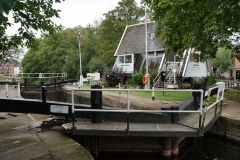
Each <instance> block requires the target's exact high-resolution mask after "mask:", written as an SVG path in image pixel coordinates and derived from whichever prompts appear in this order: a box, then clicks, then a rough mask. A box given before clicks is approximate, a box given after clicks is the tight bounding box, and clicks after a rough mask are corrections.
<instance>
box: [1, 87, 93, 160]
mask: <svg viewBox="0 0 240 160" xmlns="http://www.w3.org/2000/svg"><path fill="white" fill-rule="evenodd" d="M0 97H4V98H6V86H0ZM9 97H10V98H17V88H14V86H9ZM48 117H49V116H47V115H37V114H31V115H30V114H22V113H1V112H0V126H1V127H0V159H1V160H15V159H18V160H22V159H24V160H25V159H35V160H40V159H44V160H45V159H47V160H53V159H54V160H66V159H71V160H93V157H92V156H91V154H90V153H89V152H88V151H87V150H85V149H84V148H83V147H82V146H81V145H79V144H78V143H77V142H75V141H74V140H73V139H71V138H70V137H68V136H66V135H65V134H63V133H62V132H61V127H60V128H55V129H54V130H47V131H41V130H40V128H39V126H40V125H41V123H42V121H43V120H45V119H46V118H48Z"/></svg>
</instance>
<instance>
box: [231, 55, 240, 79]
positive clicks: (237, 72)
mask: <svg viewBox="0 0 240 160" xmlns="http://www.w3.org/2000/svg"><path fill="white" fill-rule="evenodd" d="M230 77H232V78H233V79H234V80H236V81H240V61H239V60H238V59H237V58H235V60H234V67H233V68H231V69H230Z"/></svg>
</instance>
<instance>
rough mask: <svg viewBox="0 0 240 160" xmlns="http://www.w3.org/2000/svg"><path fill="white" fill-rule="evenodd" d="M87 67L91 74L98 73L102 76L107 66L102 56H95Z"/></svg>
mask: <svg viewBox="0 0 240 160" xmlns="http://www.w3.org/2000/svg"><path fill="white" fill-rule="evenodd" d="M87 67H88V68H89V72H91V73H93V72H95V71H98V72H99V73H100V74H103V73H104V71H105V69H106V64H105V63H104V60H103V59H102V57H101V56H93V57H92V58H91V60H90V62H89V63H88V66H87Z"/></svg>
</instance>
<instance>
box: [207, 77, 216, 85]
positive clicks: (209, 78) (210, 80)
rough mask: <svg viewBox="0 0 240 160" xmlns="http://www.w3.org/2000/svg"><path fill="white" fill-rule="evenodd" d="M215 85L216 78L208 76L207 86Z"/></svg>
mask: <svg viewBox="0 0 240 160" xmlns="http://www.w3.org/2000/svg"><path fill="white" fill-rule="evenodd" d="M215 83H217V81H216V78H215V77H214V76H208V83H207V85H208V86H211V85H213V84H215Z"/></svg>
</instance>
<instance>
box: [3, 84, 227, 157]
mask: <svg viewBox="0 0 240 160" xmlns="http://www.w3.org/2000/svg"><path fill="white" fill-rule="evenodd" d="M224 90H225V83H223V82H218V83H216V84H214V85H212V86H210V87H209V88H208V89H207V90H206V91H203V90H202V89H185V90H141V89H139V90H136V89H102V87H101V86H100V85H93V86H92V87H91V89H71V90H68V91H63V92H66V97H67V101H66V102H59V101H49V100H47V99H48V97H47V96H46V93H47V92H46V88H45V87H44V86H43V87H42V90H41V92H40V94H41V99H34V100H33V99H22V98H1V99H0V112H18V113H37V114H47V115H50V114H51V115H57V116H64V117H65V118H66V119H67V120H68V121H67V120H66V119H65V120H66V121H65V122H63V124H62V128H63V129H64V132H65V133H66V134H70V135H74V136H75V137H78V138H77V139H76V140H77V141H79V143H80V144H82V145H83V146H84V147H85V148H88V149H89V150H90V151H91V152H94V153H96V154H97V153H99V152H101V151H119V150H121V151H122V150H155V151H156V150H160V151H161V153H162V155H163V156H166V157H168V156H171V155H177V154H178V150H179V149H178V146H179V144H180V143H181V142H182V140H183V139H184V138H185V137H201V136H203V135H204V133H205V132H206V131H207V130H208V129H209V128H210V127H211V126H212V125H213V124H214V122H215V121H216V120H217V119H218V118H219V116H220V115H221V112H222V100H223V95H224ZM133 92H148V93H149V94H152V95H154V93H156V92H191V93H192V96H191V97H189V98H188V99H187V100H185V101H183V102H181V103H180V104H178V105H172V106H162V107H160V109H136V108H133V104H134V103H136V102H137V100H134V99H132V97H133V96H132V95H131V93H133ZM106 93H108V94H106ZM109 93H111V94H109ZM105 94H106V96H105ZM120 94H121V96H122V97H125V99H122V100H120V101H119V98H118V96H117V95H120ZM79 97H82V98H79ZM83 97H84V98H83ZM110 97H111V98H112V100H110V99H109V98H110ZM210 97H215V100H214V102H211V103H210V102H209V98H210ZM86 98H89V101H88V103H83V102H84V99H86ZM149 100H151V98H149ZM104 101H112V102H110V103H114V102H115V103H118V104H121V105H122V106H125V107H123V108H113V107H110V106H109V104H108V106H105V104H104V103H105V102H104ZM147 103H148V102H147V101H146V104H147ZM112 105H114V104H112ZM143 105H144V104H143ZM159 105H160V104H159ZM69 120H70V121H69ZM146 138H147V139H146Z"/></svg>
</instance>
